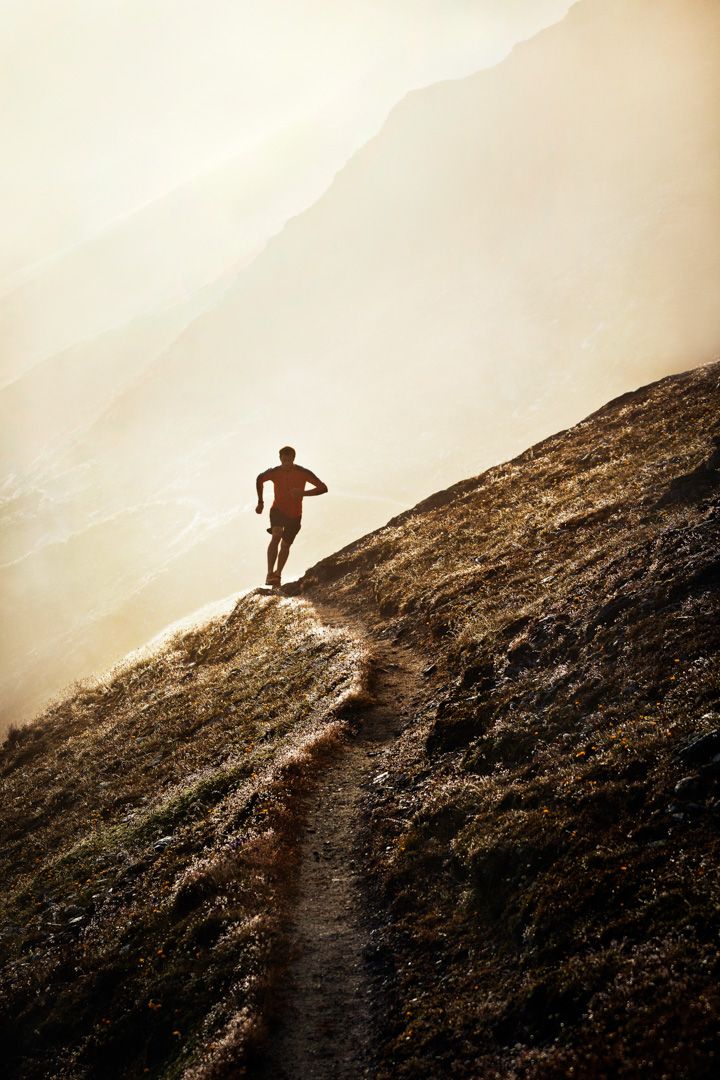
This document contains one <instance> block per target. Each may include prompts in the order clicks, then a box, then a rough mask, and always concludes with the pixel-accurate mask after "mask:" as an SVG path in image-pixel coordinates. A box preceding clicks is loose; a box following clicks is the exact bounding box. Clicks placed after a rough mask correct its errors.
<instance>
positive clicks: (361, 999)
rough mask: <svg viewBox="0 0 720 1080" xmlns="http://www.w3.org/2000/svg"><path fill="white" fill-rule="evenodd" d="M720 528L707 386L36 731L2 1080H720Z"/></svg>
mask: <svg viewBox="0 0 720 1080" xmlns="http://www.w3.org/2000/svg"><path fill="white" fill-rule="evenodd" d="M719 499H720V364H712V365H708V366H706V367H703V368H698V369H695V370H693V371H691V372H688V373H686V374H684V375H679V376H673V377H670V378H667V379H664V380H662V381H661V382H658V383H655V384H653V385H651V386H648V387H645V388H643V389H641V390H638V391H635V392H633V393H630V394H626V395H624V396H623V397H622V398H619V399H617V400H616V401H613V402H611V403H610V404H609V405H607V406H605V407H604V408H603V409H601V410H600V411H599V412H597V413H595V414H593V415H592V416H590V417H588V418H587V419H586V420H584V421H583V422H582V423H580V424H578V425H576V426H575V427H574V428H572V429H570V430H568V431H566V432H562V433H560V434H558V435H555V436H553V437H552V438H550V439H547V440H546V441H545V442H543V443H541V444H539V445H537V446H535V447H533V448H531V449H529V450H528V451H526V452H525V453H524V454H522V455H521V456H520V457H518V458H516V459H515V460H514V461H511V462H508V463H506V464H503V465H499V466H497V467H496V468H493V469H490V470H488V471H487V472H485V473H483V474H482V475H480V476H478V477H474V478H471V479H468V480H464V481H462V482H460V483H459V484H456V485H455V486H454V487H452V488H450V489H448V490H447V491H444V492H440V493H438V494H436V495H433V496H431V497H430V498H429V499H426V500H425V501H424V502H422V503H420V504H419V505H418V506H416V507H414V508H413V509H412V510H409V511H407V512H406V513H404V514H401V515H400V516H399V517H397V518H395V519H393V520H392V521H390V522H389V523H388V524H387V525H386V526H385V527H383V528H382V529H379V530H377V531H376V532H374V533H372V534H370V535H369V536H366V537H363V538H362V539H360V540H358V541H357V542H355V543H353V544H351V545H349V546H348V547H347V548H345V549H343V550H342V551H340V552H338V553H337V554H335V555H333V556H331V557H330V558H328V559H325V560H323V561H322V562H321V563H319V564H317V565H316V566H315V567H313V568H312V569H311V570H310V571H308V573H307V574H306V575H305V576H304V578H303V579H301V581H299V582H297V583H294V585H293V586H290V587H288V588H287V589H286V593H288V594H290V593H292V594H294V595H285V596H283V597H276V596H270V595H265V594H264V592H263V590H257V591H255V592H252V593H248V594H247V595H244V596H242V597H241V598H240V599H239V600H238V602H237V604H236V605H235V607H234V609H233V610H232V612H230V613H229V614H227V615H224V616H221V617H219V618H216V619H213V620H212V621H210V622H209V623H207V624H206V625H205V626H203V627H200V628H195V629H193V630H192V631H190V632H184V633H178V634H176V635H175V636H174V637H173V638H172V639H170V640H169V641H166V642H165V643H164V644H163V645H162V646H160V647H158V648H157V649H156V650H155V651H154V652H152V653H151V654H149V655H144V656H138V657H134V658H130V659H129V660H128V661H127V662H126V663H125V664H122V665H119V666H118V667H117V668H116V669H114V670H113V671H111V672H109V673H107V674H106V675H105V676H103V677H102V678H100V679H98V680H96V681H94V682H92V683H90V682H88V683H86V684H84V685H81V686H79V687H76V688H75V689H74V690H73V691H72V692H71V693H70V694H69V695H68V696H66V697H65V698H64V699H63V700H61V701H58V702H57V703H56V704H54V705H53V706H52V707H51V708H49V709H48V710H46V712H45V713H43V715H41V716H40V717H38V718H37V719H36V720H35V721H34V722H33V723H32V724H30V725H28V726H27V727H25V728H22V729H19V730H13V731H11V733H10V735H9V737H8V739H7V741H6V743H5V746H4V748H3V751H2V757H1V759H0V775H2V779H3V800H2V804H1V807H0V814H1V816H2V834H3V850H2V856H1V858H2V863H1V865H0V871H1V879H2V881H3V894H2V915H3V922H2V929H1V930H0V933H1V934H2V943H3V953H4V965H3V972H2V982H1V983H0V989H1V990H2V1007H1V1008H2V1045H3V1057H4V1060H5V1063H6V1070H7V1073H8V1075H10V1076H13V1077H18V1078H20V1077H22V1078H27V1080H39V1078H41V1077H42V1078H49V1077H52V1078H54V1080H55V1078H65V1080H70V1078H72V1080H79V1078H88V1080H90V1078H93V1080H94V1078H97V1077H102V1078H103V1080H110V1078H120V1077H133V1078H134V1077H139V1076H145V1075H147V1076H151V1077H163V1078H168V1080H170V1078H176V1077H177V1078H180V1077H182V1078H185V1080H222V1078H226V1077H228V1078H229V1077H240V1076H244V1075H247V1076H248V1077H255V1076H257V1077H270V1076H273V1077H280V1076H286V1077H288V1078H291V1077H292V1078H299V1077H302V1078H303V1080H306V1078H311V1077H327V1078H329V1077H346V1076H347V1077H358V1076H368V1077H374V1078H377V1080H391V1078H393V1080H395V1078H407V1080H420V1078H423V1080H425V1078H427V1077H444V1076H453V1077H466V1078H468V1080H469V1078H474V1080H476V1078H486V1077H487V1078H498V1080H499V1078H501V1077H502V1078H505V1077H518V1078H520V1077H522V1078H526V1077H527V1078H533V1080H536V1078H551V1077H574V1078H578V1077H583V1078H587V1080H590V1078H597V1077H605V1076H607V1077H611V1076H612V1077H615V1076H625V1077H635V1076H636V1077H647V1076H648V1075H662V1076H664V1077H668V1078H678V1080H679V1078H683V1080H685V1078H689V1077H692V1078H695V1077H705V1076H707V1077H710V1076H714V1075H715V1073H716V1068H717V1066H716V1061H717V1059H718V1057H720V1035H719V1034H718V1031H719V1026H718V1021H719V1019H720V992H719V991H718V986H719V985H720V960H719V959H718V950H717V942H718V937H719V935H720V886H719V884H718V882H719V881H720V878H719V876H718V869H719V867H718V863H719V861H720V858H719V857H720V849H719V832H720V679H719V670H720V663H719V658H718V645H719V643H720V629H719V627H720V618H719V616H720V600H719V590H718V585H720V544H719V543H718V541H719V540H720V505H719ZM345 916H346V917H345ZM344 1018H345V1019H346V1020H347V1023H346V1024H343V1019H344ZM343 1027H344V1029H345V1031H346V1036H345V1037H344V1038H343V1037H341V1036H340V1035H339V1034H338V1033H339V1032H341V1031H342V1030H343Z"/></svg>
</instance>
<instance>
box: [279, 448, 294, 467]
mask: <svg viewBox="0 0 720 1080" xmlns="http://www.w3.org/2000/svg"><path fill="white" fill-rule="evenodd" d="M280 460H281V462H282V463H283V465H292V463H293V461H294V460H295V451H294V450H293V448H292V446H283V448H282V450H281V451H280Z"/></svg>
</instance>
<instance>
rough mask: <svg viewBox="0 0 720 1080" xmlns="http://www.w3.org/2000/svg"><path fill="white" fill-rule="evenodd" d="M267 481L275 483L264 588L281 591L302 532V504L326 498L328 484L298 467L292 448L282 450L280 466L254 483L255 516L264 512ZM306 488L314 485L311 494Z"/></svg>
mask: <svg viewBox="0 0 720 1080" xmlns="http://www.w3.org/2000/svg"><path fill="white" fill-rule="evenodd" d="M266 480H272V482H273V485H274V488H275V499H274V501H273V504H272V506H271V507H270V528H269V529H268V530H267V531H268V532H269V533H270V535H271V536H272V540H271V541H270V544H269V546H268V550H267V562H268V572H267V578H266V579H265V584H266V585H272V587H273V588H274V589H279V588H280V581H281V576H280V575H281V574H282V569H283V567H284V566H285V563H286V562H287V557H288V555H289V554H290V545H291V544H292V542H293V540H294V539H295V537H296V536H297V534H298V533H299V532H300V525H301V518H302V501H303V499H305V498H307V496H308V495H324V494H325V492H326V491H327V484H323V482H322V480H319V479H318V477H317V476H316V475H315V473H313V472H310V470H309V469H304V468H303V467H302V465H296V464H295V451H294V450H293V448H292V446H283V448H282V450H281V451H280V464H279V465H276V466H275V468H274V469H266V470H265V472H261V473H260V475H259V476H258V478H257V481H256V483H255V486H256V488H257V496H258V504H257V506H256V507H255V513H256V514H262V512H263V508H264V503H263V484H264V483H265V481H266ZM306 484H312V485H313V486H312V488H310V490H309V491H306V490H305V485H306ZM276 560H277V566H276V565H275V562H276Z"/></svg>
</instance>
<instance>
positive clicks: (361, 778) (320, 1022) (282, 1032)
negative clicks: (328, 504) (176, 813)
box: [257, 605, 422, 1080]
mask: <svg viewBox="0 0 720 1080" xmlns="http://www.w3.org/2000/svg"><path fill="white" fill-rule="evenodd" d="M317 610H318V612H319V614H320V616H321V618H322V620H323V622H324V623H325V624H326V625H339V626H343V627H344V628H347V627H348V621H347V620H344V619H343V618H342V616H341V615H340V614H339V613H338V612H336V611H335V610H334V609H332V608H328V607H326V606H324V605H322V606H321V605H317ZM349 625H350V628H351V629H352V630H353V632H354V633H356V635H357V636H358V638H360V640H361V641H362V643H363V644H364V645H365V646H366V647H367V648H368V650H369V653H370V656H371V688H372V692H373V696H374V699H375V704H374V705H371V706H370V707H367V706H366V707H364V708H362V709H358V710H357V713H356V714H355V715H353V714H350V716H349V720H350V724H351V726H352V728H353V729H354V730H355V731H356V734H355V735H352V736H349V737H348V738H347V739H346V740H345V742H344V743H343V745H342V746H341V747H340V748H339V750H338V752H337V754H336V755H335V756H334V757H333V758H332V759H331V761H330V762H329V764H328V766H327V768H326V771H325V773H324V775H323V776H322V777H321V778H320V780H319V782H318V785H317V787H316V789H315V791H314V792H313V795H312V797H311V798H310V799H309V800H308V807H307V818H306V824H305V832H304V838H303V841H302V850H301V868H300V878H299V886H298V902H297V908H296V913H295V920H294V928H293V936H292V945H291V955H290V962H289V966H288V978H287V982H286V985H285V987H284V988H283V990H282V992H281V997H280V1000H279V1002H278V1006H279V1008H278V1018H277V1021H276V1022H275V1024H274V1026H273V1028H271V1030H270V1033H269V1039H268V1049H267V1051H266V1056H265V1061H264V1062H263V1064H262V1067H261V1069H260V1071H259V1073H258V1074H257V1075H258V1076H259V1077H262V1078H263V1080H271V1078H272V1080H358V1078H359V1077H363V1076H371V1075H372V1071H371V1069H372V1065H371V1063H372V1056H373V1054H372V1050H373V1027H374V1024H373V1015H372V1001H371V995H370V989H371V987H370V980H369V975H368V971H367V968H366V964H365V960H364V954H365V950H366V947H367V945H368V943H369V937H368V933H369V931H368V926H367V923H366V921H365V918H364V885H363V882H364V872H365V868H364V866H363V861H362V851H361V845H360V842H359V834H360V829H361V813H362V804H363V797H364V791H365V788H366V787H367V786H368V785H369V784H372V783H373V782H382V773H383V772H384V771H385V770H386V768H387V765H386V760H387V756H388V752H389V751H390V749H391V745H392V742H393V740H394V739H395V738H396V737H397V736H398V734H399V733H400V732H401V730H402V729H403V727H404V726H405V724H406V723H407V721H408V720H409V719H410V718H411V716H412V710H413V704H414V701H415V699H416V696H417V692H418V682H419V678H420V670H421V667H422V661H421V659H420V657H419V656H418V655H417V654H415V653H413V652H412V651H411V650H410V649H408V648H406V647H405V646H403V645H401V644H397V643H391V642H387V641H384V640H382V639H379V640H377V639H374V640H373V641H372V642H370V641H368V639H367V637H366V635H365V633H364V632H363V630H362V628H361V627H358V626H357V624H356V623H354V622H353V623H350V624H349ZM378 778H379V780H378Z"/></svg>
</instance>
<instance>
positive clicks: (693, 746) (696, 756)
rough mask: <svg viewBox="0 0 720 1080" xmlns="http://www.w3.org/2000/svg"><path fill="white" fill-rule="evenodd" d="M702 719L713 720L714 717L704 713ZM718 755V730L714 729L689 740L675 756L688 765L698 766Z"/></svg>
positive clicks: (719, 733) (719, 730)
mask: <svg viewBox="0 0 720 1080" xmlns="http://www.w3.org/2000/svg"><path fill="white" fill-rule="evenodd" d="M702 719H703V720H706V719H715V717H714V714H712V713H706V715H705V716H704V717H703V718H702ZM719 753H720V728H715V729H714V730H713V731H708V732H706V734H705V735H698V736H697V738H695V739H691V741H690V742H689V743H686V745H685V746H683V747H682V749H681V750H679V751H678V755H677V756H678V757H679V758H680V760H681V761H684V762H686V763H687V764H688V765H700V764H704V763H706V762H710V761H712V760H713V759H714V758H715V756H716V755H717V754H719Z"/></svg>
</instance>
